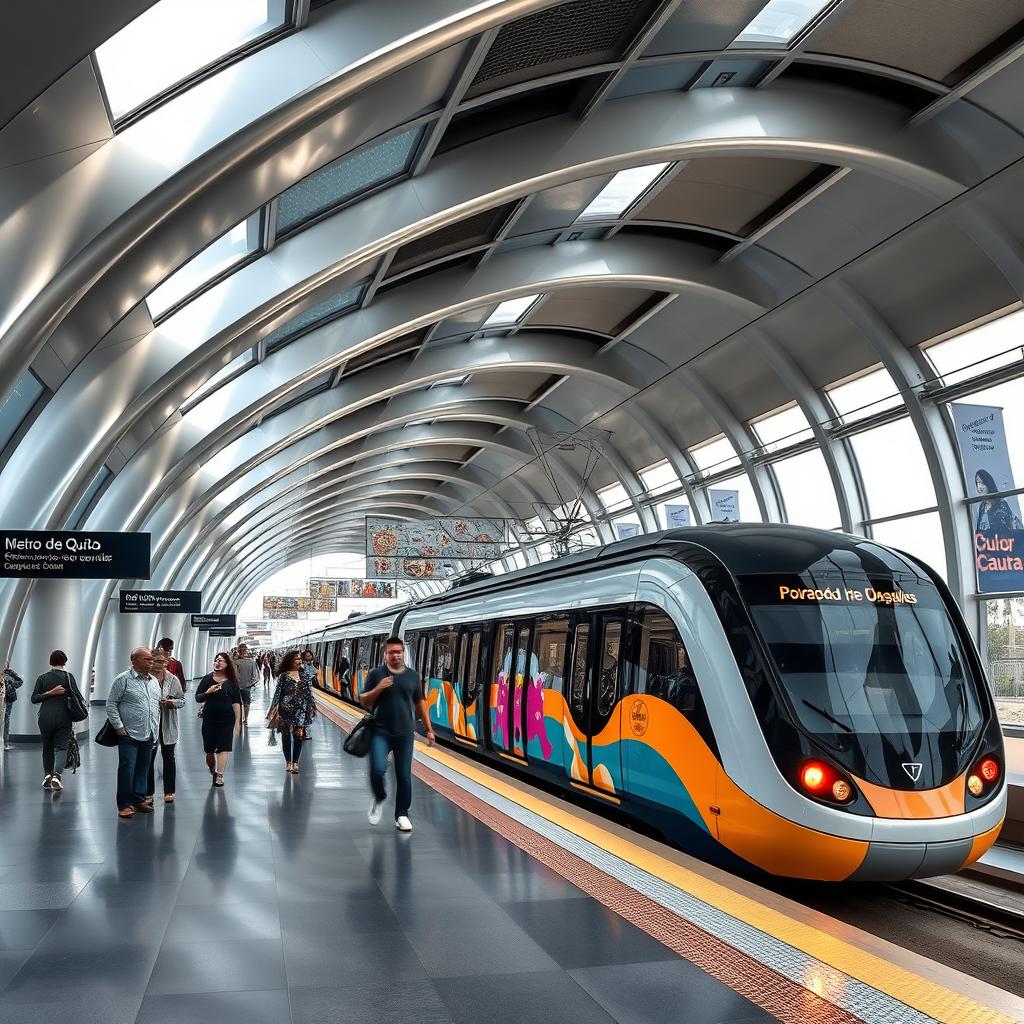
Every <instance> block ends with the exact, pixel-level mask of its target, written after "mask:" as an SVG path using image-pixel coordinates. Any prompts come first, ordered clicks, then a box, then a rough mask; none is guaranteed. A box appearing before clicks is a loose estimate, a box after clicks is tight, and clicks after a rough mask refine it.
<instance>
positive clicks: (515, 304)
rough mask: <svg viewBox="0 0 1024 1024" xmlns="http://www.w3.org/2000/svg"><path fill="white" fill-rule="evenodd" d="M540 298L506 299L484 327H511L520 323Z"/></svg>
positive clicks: (520, 297) (524, 296)
mask: <svg viewBox="0 0 1024 1024" xmlns="http://www.w3.org/2000/svg"><path fill="white" fill-rule="evenodd" d="M539 298H540V295H539V294H538V295H520V296H519V298H518V299H506V300H505V301H504V302H502V303H500V304H499V305H498V308H497V309H495V311H494V312H493V313H492V314H491V315H490V316H489V317H488V318H487V319H486V320H485V321H484V322H483V326H484V327H510V326H511V325H512V324H517V323H519V321H520V320H522V318H523V317H524V316H525V315H526V312H527V310H529V308H530V307H531V306H532V305H533V304H534V303H535V302H536V301H537V300H538V299H539Z"/></svg>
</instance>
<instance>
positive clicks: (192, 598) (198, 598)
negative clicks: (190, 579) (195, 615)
mask: <svg viewBox="0 0 1024 1024" xmlns="http://www.w3.org/2000/svg"><path fill="white" fill-rule="evenodd" d="M120 597H121V614H122V615H130V614H132V613H133V612H198V611H200V610H201V609H202V607H203V592H202V591H201V590H122V591H121V593H120Z"/></svg>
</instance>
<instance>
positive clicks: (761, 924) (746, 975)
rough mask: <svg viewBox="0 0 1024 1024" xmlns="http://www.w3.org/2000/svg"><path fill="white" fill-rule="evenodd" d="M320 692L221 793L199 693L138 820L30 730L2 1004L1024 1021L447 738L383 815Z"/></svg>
mask: <svg viewBox="0 0 1024 1024" xmlns="http://www.w3.org/2000/svg"><path fill="white" fill-rule="evenodd" d="M257 693H259V691H257ZM320 703H321V707H322V710H323V711H324V712H325V713H324V714H323V715H322V716H321V717H320V719H319V720H318V721H317V723H316V726H315V728H314V734H315V735H314V739H313V741H312V743H311V748H312V749H309V750H306V751H305V752H304V753H303V765H302V773H301V774H300V775H298V776H291V775H288V774H286V773H285V771H284V762H283V758H282V757H281V754H280V750H279V748H277V747H276V746H272V745H270V742H269V740H270V737H269V734H268V733H267V731H266V730H265V729H264V728H263V727H262V716H263V708H262V707H261V706H260V701H257V703H256V704H254V707H253V711H252V716H251V721H252V723H253V724H252V726H251V727H250V729H249V730H248V731H247V732H246V733H245V734H244V735H243V737H242V738H241V739H239V740H237V741H236V746H235V752H234V753H233V754H232V757H231V761H230V763H229V766H228V772H227V777H226V784H225V786H224V788H223V789H215V788H213V787H211V785H210V777H209V774H208V772H207V770H206V767H205V764H204V762H203V757H202V753H201V743H200V737H199V727H198V721H197V719H196V716H195V710H194V706H192V705H189V707H188V708H187V709H186V711H183V712H182V720H181V722H182V739H181V742H180V743H179V748H178V757H177V761H178V787H177V799H176V801H175V803H174V804H173V805H169V806H165V805H164V804H163V803H162V802H161V792H162V791H161V787H160V782H159V778H158V782H157V806H156V810H155V813H153V814H150V815H136V816H135V817H134V818H132V819H130V820H120V819H118V818H117V817H116V809H115V805H114V775H115V763H116V758H115V755H114V752H112V751H108V750H104V749H101V748H99V747H96V746H95V744H92V743H88V744H85V743H83V762H84V763H83V767H82V769H81V770H80V771H79V772H78V774H77V775H67V776H66V778H65V789H64V791H63V792H61V793H59V794H54V793H50V792H49V791H44V790H43V789H41V788H40V783H41V780H42V771H41V767H40V752H39V747H38V745H31V744H19V745H18V746H17V748H16V750H15V751H13V752H12V753H9V754H7V755H5V757H4V761H3V764H2V768H0V822H2V831H0V835H2V837H3V838H2V842H0V1022H3V1024H8V1022H10V1024H34V1022H37V1021H40V1022H41V1021H47V1022H49V1021H53V1020H67V1021H73V1022H74V1024H100V1022H104V1024H120V1022H125V1024H128V1022H142V1024H159V1022H169V1021H190V1022H206V1021H210V1022H213V1021H216V1022H219V1024H233V1022H235V1021H238V1022H245V1024H263V1022H268V1024H269V1022H274V1024H280V1022H282V1021H286V1022H287V1021H290V1022H291V1024H319V1022H327V1021H337V1020H353V1021H359V1022H361V1024H370V1022H376V1021H387V1022H389V1024H400V1022H403V1021H407V1020H408V1021H420V1022H428V1024H448V1022H451V1024H458V1022H467V1024H469V1022H483V1021H488V1022H499V1021H529V1020H532V1019H534V1018H538V1019H544V1020H558V1021H560V1022H572V1021H587V1022H589V1024H598V1022H602V1021H618V1022H620V1024H634V1022H652V1024H653V1022H666V1021H686V1022H688V1024H689V1022H692V1024H754V1022H770V1021H776V1020H777V1021H784V1022H793V1024H817V1022H829V1024H831V1022H847V1021H856V1020H862V1021H867V1022H876V1024H895V1022H904V1021H906V1022H913V1024H918V1022H927V1021H933V1020H934V1021H948V1022H957V1024H959V1022H1000V1024H1003V1022H1009V1021H1014V1020H1022V1019H1024V1000H1021V999H1017V998H1015V997H1013V996H1011V995H1009V994H1007V993H1004V992H1002V991H1001V990H999V989H995V988H992V987H991V986H987V985H985V984H983V983H982V982H979V981H976V980H975V979H972V978H970V977H967V976H965V975H962V974H958V973H957V972H956V971H953V970H950V969H949V968H947V967H944V966H941V965H939V964H936V963H933V962H931V961H928V960H925V959H923V958H921V957H917V956H915V955H914V954H911V953H907V952H906V951H904V950H901V949H899V948H898V947H896V946H893V945H891V944H889V943H886V942H884V941H883V940H880V939H878V938H875V937H873V936H870V935H867V934H865V933H863V932H859V931H857V930H856V929H854V928H851V927H849V926H847V925H842V924H840V923H838V922H836V921H834V920H832V919H830V918H828V917H826V916H824V915H822V914H818V913H816V912H814V911H811V910H809V909H807V908H805V907H802V906H799V905H797V904H794V903H791V902H790V901H788V900H786V899H785V898H783V897H781V896H778V895H775V894H773V893H769V892H767V891H766V890H764V889H762V888H760V887H759V886H756V885H754V884H753V883H751V882H749V881H743V880H738V879H736V878H734V877H733V876H730V875H727V874H725V873H722V872H718V871H716V870H714V869H712V868H709V867H707V866H706V865H703V864H700V863H699V862H696V861H693V860H691V859H690V858H687V857H686V856H685V855H683V854H681V853H678V852H676V851H672V850H669V849H668V848H666V847H664V846H662V845H661V844H658V843H656V842H654V841H651V840H647V839H644V838H643V837H639V836H637V835H635V834H634V833H632V832H630V831H628V830H627V829H625V828H622V827H620V826H618V825H615V824H614V823H611V822H609V821H608V820H607V819H605V818H602V817H599V816H597V815H593V814H590V813H588V812H586V811H581V810H580V809H579V808H578V807H575V806H573V805H571V804H568V803H566V802H564V801H561V800H559V799H557V798H555V797H552V796H549V795H547V794H543V793H539V792H537V791H535V790H533V789H530V788H528V787H526V786H523V785H520V784H518V783H517V782H515V781H514V780H511V779H509V778H508V777H506V776H503V775H501V774H499V773H496V772H492V771H490V770H489V769H488V768H486V767H484V766H481V765H480V764H478V763H473V762H470V761H468V760H467V759H466V758H464V757H462V756H460V755H458V754H457V753H455V752H452V751H450V750H448V749H446V748H434V749H429V748H427V747H426V746H425V745H424V744H418V747H417V752H416V766H415V771H416V779H415V782H414V797H413V807H412V812H411V817H412V820H413V823H414V831H413V832H412V834H410V835H403V834H401V833H398V832H397V831H396V830H395V829H394V828H393V826H392V825H391V824H390V822H389V821H388V819H387V816H385V820H384V821H383V822H382V823H381V824H380V825H378V826H377V827H376V828H374V827H371V826H370V825H369V824H368V822H367V820H366V810H367V806H368V803H369V794H368V788H367V783H366V777H365V772H366V765H365V762H362V761H358V760H355V759H353V758H350V757H348V756H346V755H345V754H344V753H343V752H342V750H341V742H342V739H343V730H344V729H345V728H347V727H348V725H349V724H350V722H351V721H353V720H354V719H353V715H352V712H351V710H349V709H347V708H345V707H344V706H343V705H341V704H340V703H339V702H335V701H332V700H330V699H329V698H320ZM100 713H101V712H100ZM93 731H95V726H94V728H93ZM87 748H88V749H87Z"/></svg>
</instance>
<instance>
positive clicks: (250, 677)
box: [235, 644, 257, 725]
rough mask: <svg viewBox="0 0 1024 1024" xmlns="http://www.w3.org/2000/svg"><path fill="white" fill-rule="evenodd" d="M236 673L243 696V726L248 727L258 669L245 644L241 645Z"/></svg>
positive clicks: (236, 663)
mask: <svg viewBox="0 0 1024 1024" xmlns="http://www.w3.org/2000/svg"><path fill="white" fill-rule="evenodd" d="M235 673H236V674H237V676H238V690H239V692H240V694H241V696H242V725H248V724H249V706H250V705H251V704H252V688H253V687H254V686H255V685H256V675H257V669H256V661H255V659H254V658H253V656H252V655H251V654H250V653H249V648H248V647H246V646H245V644H240V645H239V648H238V660H237V661H236V662H235Z"/></svg>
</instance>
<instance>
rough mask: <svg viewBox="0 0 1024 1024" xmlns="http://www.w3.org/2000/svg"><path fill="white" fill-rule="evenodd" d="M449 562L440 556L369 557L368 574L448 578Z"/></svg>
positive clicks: (402, 577)
mask: <svg viewBox="0 0 1024 1024" xmlns="http://www.w3.org/2000/svg"><path fill="white" fill-rule="evenodd" d="M447 565H448V563H447V562H444V561H442V560H441V559H440V558H379V557H377V558H367V559H366V572H367V574H368V575H371V574H372V575H373V576H384V577H387V578H388V579H393V580H446V579H448V572H447V570H446V566H447Z"/></svg>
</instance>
